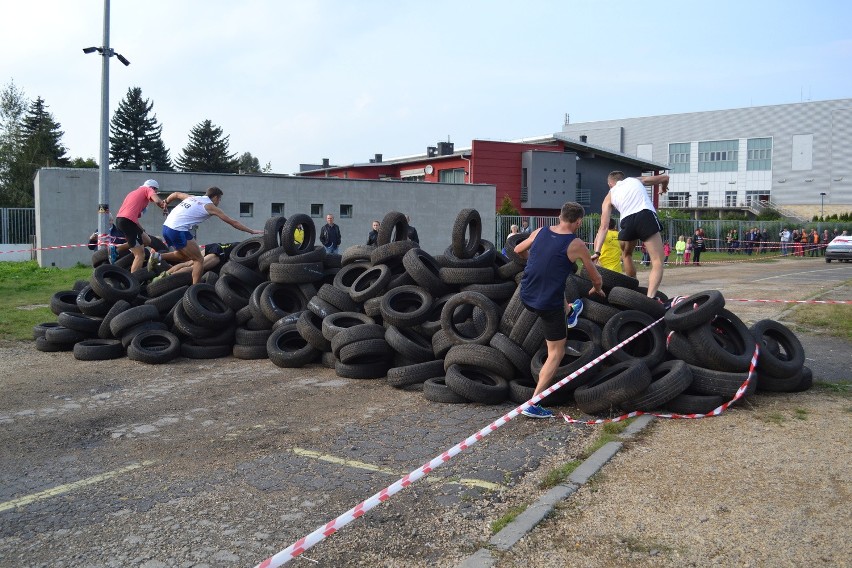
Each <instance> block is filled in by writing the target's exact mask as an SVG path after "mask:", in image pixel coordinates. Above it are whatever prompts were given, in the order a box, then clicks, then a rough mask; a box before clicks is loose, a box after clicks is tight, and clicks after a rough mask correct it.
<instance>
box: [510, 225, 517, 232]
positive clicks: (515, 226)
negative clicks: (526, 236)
mask: <svg viewBox="0 0 852 568" xmlns="http://www.w3.org/2000/svg"><path fill="white" fill-rule="evenodd" d="M509 229H511V230H512V231H517V230H518V226H517V225H512V226H511V227H509Z"/></svg>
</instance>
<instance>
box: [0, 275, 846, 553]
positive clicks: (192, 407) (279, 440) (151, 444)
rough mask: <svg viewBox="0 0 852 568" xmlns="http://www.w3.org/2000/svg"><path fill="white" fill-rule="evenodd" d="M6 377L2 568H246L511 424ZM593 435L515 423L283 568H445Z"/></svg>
mask: <svg viewBox="0 0 852 568" xmlns="http://www.w3.org/2000/svg"><path fill="white" fill-rule="evenodd" d="M641 279H642V278H641V277H640V280H641ZM849 279H852V265H849V264H844V265H835V264H831V265H827V264H825V263H824V262H822V261H821V260H819V259H814V260H810V259H803V260H784V261H780V262H776V263H771V264H762V263H761V264H756V263H741V264H734V265H719V266H712V265H704V266H701V267H695V268H692V267H688V268H677V269H675V270H670V271H668V272H667V273H666V276H665V279H664V283H663V287H662V289H663V290H664V291H666V292H667V293H669V295H672V294H690V293H693V292H697V291H700V290H705V289H719V290H722V291H723V292H724V294H725V296H726V297H728V298H743V299H805V298H811V297H815V296H816V295H818V294H827V295H826V297H832V298H835V299H850V300H852V292H850V289H849V287H844V286H842V283H843V282H845V281H847V280H849ZM838 295H840V296H843V297H839V296H838ZM728 307H729V308H730V309H731V310H732V311H734V312H735V313H737V314H738V315H740V316H741V317H742V318H743V319H744V320H746V321H747V322H748V321H754V320H756V319H761V318H763V317H773V318H778V319H782V320H783V317H784V314H785V313H786V312H787V310H788V308H789V305H787V304H759V303H750V302H730V303H729V306H728ZM809 342H811V343H812V344H813V345H814V348H815V349H826V348H828V347H826V346H827V345H829V344H830V343H831V342H826V341H825V340H824V338H816V339H806V346H807V345H808V344H809ZM829 347H830V345H829ZM808 348H809V349H810V347H808ZM836 349H837V352H836V353H835V354H834V355H830V356H829V357H828V358H827V359H828V361H824V362H823V363H824V365H825V370H824V371H821V370H818V368H817V366H814V371H815V376H816V378H817V379H820V378H822V377H823V376H826V377H827V376H828V375H829V374H835V375H837V376H838V377H841V378H848V375H846V376H845V377H842V376H841V375H843V372H845V370H848V369H849V368H850V367H852V356H850V354H849V349H848V348H847V349H843V342H841V343H840V344H837V345H836ZM809 356H810V354H809ZM844 356H845V359H844V358H843V357H844ZM822 359H825V358H824V357H823V358H822ZM0 361H2V369H3V374H2V377H0V389H2V392H3V397H2V401H0V558H2V559H3V560H2V562H0V564H3V565H10V566H11V565H16V566H17V565H22V566H145V567H147V568H155V567H161V566H251V565H254V564H256V563H257V562H260V561H261V560H263V559H264V558H266V557H267V556H269V555H270V554H273V553H275V552H277V551H278V550H280V549H282V548H284V547H285V546H287V545H289V544H290V543H291V542H293V541H294V540H296V539H297V538H300V537H302V536H304V535H305V534H307V533H309V532H311V531H312V530H314V529H315V528H317V527H318V526H320V525H321V524H323V523H325V522H327V521H329V520H331V519H332V518H334V517H336V516H337V515H338V514H340V513H342V512H344V511H346V510H347V509H349V508H350V507H352V506H354V505H355V504H357V503H358V502H359V501H361V500H362V499H364V498H366V497H368V496H370V495H372V494H373V493H375V492H376V491H378V490H380V489H382V488H383V487H385V486H386V485H388V484H389V483H391V482H393V481H395V480H396V479H397V478H398V477H400V476H401V475H402V474H404V473H407V472H409V471H411V470H413V469H415V468H417V467H418V466H420V465H422V464H423V463H424V462H426V461H427V460H429V459H431V458H432V457H434V456H435V455H437V454H439V453H440V452H442V451H444V450H446V449H448V448H449V447H451V446H452V445H454V444H455V443H457V442H459V441H460V440H462V439H463V438H465V437H467V436H468V435H470V434H472V433H473V432H475V431H477V430H479V429H480V428H482V427H483V426H485V425H487V424H488V423H489V422H491V421H492V420H494V419H496V418H498V417H499V416H501V415H502V414H504V413H505V412H507V411H508V410H509V409H510V408H511V406H509V405H503V406H496V407H488V406H478V405H462V406H455V405H440V404H435V403H430V402H428V401H426V400H425V399H423V398H422V395H421V394H420V393H418V392H414V391H398V390H395V389H392V388H390V387H388V386H387V385H386V384H384V382H383V381H355V380H347V379H341V378H338V377H336V376H335V375H334V373H333V372H332V371H330V370H328V369H324V368H322V367H319V366H311V367H308V368H304V369H295V370H285V369H280V368H278V367H275V366H274V365H272V364H271V363H270V362H269V361H241V360H236V359H232V358H227V359H222V360H217V361H214V362H203V361H201V362H200V361H191V360H179V361H177V362H175V363H173V364H169V365H166V366H148V365H144V364H140V363H136V362H133V361H129V360H119V361H114V362H81V361H76V360H74V359H73V357H72V356H71V355H70V354H69V353H40V352H38V351H36V350H35V349H34V348H33V347H32V345H30V344H26V343H24V344H6V345H4V346H0ZM592 433H593V432H592V431H591V430H590V429H586V428H582V427H569V426H566V425H565V424H563V423H561V421H549V422H546V423H544V424H542V423H541V422H533V421H530V420H523V419H518V420H513V421H511V422H510V423H509V424H507V425H506V426H504V427H503V428H501V429H500V430H498V431H497V432H495V433H494V434H492V435H491V436H489V437H487V438H485V440H483V441H482V442H481V443H479V444H477V445H476V446H474V447H473V448H472V449H471V450H469V451H467V452H464V453H462V454H461V455H459V456H458V457H456V458H454V459H453V460H451V461H450V462H449V463H448V464H447V465H446V466H445V467H443V468H440V469H438V470H436V471H435V472H434V473H433V474H432V475H430V476H428V477H427V478H426V479H424V480H421V481H420V482H418V483H417V484H415V485H414V486H412V487H410V488H409V489H407V490H405V491H403V492H402V493H400V494H399V495H397V496H396V497H394V498H393V499H391V500H390V501H388V502H387V503H385V504H383V505H382V506H380V507H378V508H377V509H375V510H374V511H372V512H370V513H368V514H367V515H366V516H365V517H363V518H362V519H360V520H359V521H356V522H355V523H353V524H352V525H350V526H348V527H346V528H344V529H343V530H342V531H341V532H340V533H338V534H336V535H334V536H333V537H331V538H330V539H328V540H327V541H326V542H323V543H322V544H320V545H318V546H317V547H315V548H314V549H311V550H310V551H308V553H307V554H306V555H305V556H306V557H307V558H302V559H299V560H297V561H296V562H294V563H293V564H294V565H297V564H298V565H312V566H314V565H318V566H340V565H344V564H349V565H357V564H362V565H364V564H382V565H441V566H444V565H447V566H451V565H454V564H455V563H456V562H457V561H458V560H459V559H461V558H463V557H464V556H466V555H467V554H469V553H471V552H472V551H474V550H476V549H477V548H478V547H479V544H480V543H481V542H482V541H484V540H486V539H487V537H488V536H489V534H490V533H489V527H488V525H489V523H490V521H491V520H493V519H494V518H496V517H497V516H499V515H500V514H502V512H504V511H505V510H506V509H507V508H509V507H510V506H511V505H513V504H517V503H522V502H524V503H526V502H529V501H531V500H534V498H535V495H532V496H531V495H529V494H526V492H527V491H529V487H530V486H531V485H532V484H533V482H534V481H535V480H536V479H538V478H540V477H541V476H543V475H544V473H546V472H547V470H549V469H550V468H551V467H553V466H554V465H558V464H559V463H562V462H564V461H566V460H568V459H572V458H573V457H576V455H577V454H578V452H579V450H580V448H581V447H582V445H583V444H584V443H585V441H586V440H587V439H588V438H589V437H590V436H591V435H592Z"/></svg>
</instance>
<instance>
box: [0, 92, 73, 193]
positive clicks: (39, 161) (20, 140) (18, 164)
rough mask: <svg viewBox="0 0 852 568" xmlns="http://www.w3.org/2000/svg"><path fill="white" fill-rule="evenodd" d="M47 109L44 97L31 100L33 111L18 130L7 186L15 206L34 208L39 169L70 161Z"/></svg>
mask: <svg viewBox="0 0 852 568" xmlns="http://www.w3.org/2000/svg"><path fill="white" fill-rule="evenodd" d="M61 127H62V125H61V124H59V123H58V122H56V121H55V120H54V119H53V115H51V114H50V113H49V112H48V111H47V105H45V104H44V100H43V99H42V98H41V97H37V98H36V100H34V101H32V103H30V107H29V110H28V111H27V114H26V115H25V116H24V118H23V120H21V123H20V129H19V130H18V131H17V133H16V137H17V140H16V143H15V148H14V151H13V155H12V158H11V160H10V161H9V171H8V182H7V183H6V185H5V187H4V188H3V189H4V198H3V201H4V204H6V205H8V206H11V207H32V206H33V204H34V203H35V199H34V197H33V196H34V193H33V189H34V186H33V178H34V177H35V173H36V171H37V170H38V169H39V168H43V167H67V166H69V165H70V163H71V162H70V160H69V159H68V157H67V156H66V155H65V147H64V146H63V145H62V143H61V140H62V136H63V135H64V134H65V133H64V132H62V130H60V128H61Z"/></svg>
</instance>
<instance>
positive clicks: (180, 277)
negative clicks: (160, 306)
mask: <svg viewBox="0 0 852 568" xmlns="http://www.w3.org/2000/svg"><path fill="white" fill-rule="evenodd" d="M191 285H192V273H191V272H189V271H187V272H178V273H177V274H169V275H168V276H167V277H165V278H160V279H159V280H156V281H154V282H151V283H150V284H148V286H147V287H146V291H147V293H148V296H149V297H151V298H156V297H158V296H162V295H163V294H165V293H166V292H171V291H172V290H176V289H178V288H181V287H183V286H191Z"/></svg>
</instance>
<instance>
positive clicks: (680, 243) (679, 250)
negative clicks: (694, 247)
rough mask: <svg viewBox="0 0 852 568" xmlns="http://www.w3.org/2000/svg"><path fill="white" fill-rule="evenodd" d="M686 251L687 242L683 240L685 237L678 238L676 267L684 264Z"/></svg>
mask: <svg viewBox="0 0 852 568" xmlns="http://www.w3.org/2000/svg"><path fill="white" fill-rule="evenodd" d="M685 250H686V240H685V239H684V238H683V235H681V236H679V237H678V238H677V242H676V243H675V266H677V265H678V264H683V253H684V251H685Z"/></svg>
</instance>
